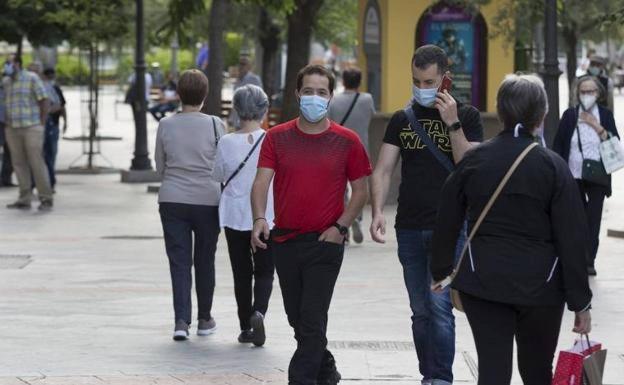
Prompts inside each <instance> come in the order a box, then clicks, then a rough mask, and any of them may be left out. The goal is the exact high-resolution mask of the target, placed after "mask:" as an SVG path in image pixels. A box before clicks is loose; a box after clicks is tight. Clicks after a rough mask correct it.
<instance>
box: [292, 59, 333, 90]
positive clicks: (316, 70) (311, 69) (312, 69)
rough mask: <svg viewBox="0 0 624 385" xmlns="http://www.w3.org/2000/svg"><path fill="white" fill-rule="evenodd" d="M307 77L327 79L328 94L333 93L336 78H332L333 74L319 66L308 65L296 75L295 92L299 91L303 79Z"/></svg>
mask: <svg viewBox="0 0 624 385" xmlns="http://www.w3.org/2000/svg"><path fill="white" fill-rule="evenodd" d="M308 75H321V76H325V77H326V78H327V79H329V92H330V93H333V92H334V87H335V86H336V78H335V77H334V74H333V73H332V72H331V71H330V70H328V69H327V68H325V67H323V66H322V65H319V64H309V65H307V66H305V67H303V68H302V69H301V70H300V71H299V73H298V74H297V91H301V87H302V86H303V77H304V76H308Z"/></svg>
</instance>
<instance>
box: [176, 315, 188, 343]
mask: <svg viewBox="0 0 624 385" xmlns="http://www.w3.org/2000/svg"><path fill="white" fill-rule="evenodd" d="M188 337H189V325H188V324H187V323H186V322H184V321H182V320H179V321H178V322H176V324H175V328H174V330H173V340H174V341H186V340H188Z"/></svg>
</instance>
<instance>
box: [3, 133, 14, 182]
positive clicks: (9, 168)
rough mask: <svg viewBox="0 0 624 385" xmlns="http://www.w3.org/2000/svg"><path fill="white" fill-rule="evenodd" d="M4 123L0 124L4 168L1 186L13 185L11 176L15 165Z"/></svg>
mask: <svg viewBox="0 0 624 385" xmlns="http://www.w3.org/2000/svg"><path fill="white" fill-rule="evenodd" d="M4 127H5V124H4V122H0V134H1V136H2V168H1V169H0V186H2V185H4V186H8V185H10V184H11V174H13V163H11V151H9V143H8V142H7V140H6V137H5V135H4Z"/></svg>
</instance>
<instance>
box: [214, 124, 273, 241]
mask: <svg viewBox="0 0 624 385" xmlns="http://www.w3.org/2000/svg"><path fill="white" fill-rule="evenodd" d="M263 133H264V130H262V129H260V128H258V129H257V130H255V131H253V132H251V133H238V132H233V133H231V134H227V135H224V136H223V137H222V138H221V139H220V140H219V145H218V146H217V160H216V161H215V167H214V173H213V178H214V179H215V180H217V181H218V182H220V183H225V182H226V181H227V180H228V179H229V178H230V176H231V175H232V174H233V173H234V171H236V169H237V168H238V166H239V165H240V164H241V162H242V161H243V160H244V159H245V157H246V156H247V154H248V153H249V151H250V150H251V148H252V147H253V145H254V144H255V143H256V142H257V141H258V140H259V139H260V137H261V136H262V134H263ZM250 138H251V139H253V140H251V141H250ZM262 140H263V141H264V138H263V139H262ZM250 142H251V143H250ZM261 147H262V142H260V143H259V144H258V146H257V147H256V149H255V150H254V152H253V154H252V155H251V156H250V157H249V159H248V160H247V163H246V164H245V166H244V167H243V168H242V169H241V170H240V172H239V173H238V174H237V175H236V176H235V177H234V178H233V179H232V180H231V181H230V183H229V184H228V185H227V186H226V187H225V190H223V192H222V193H221V201H220V202H219V222H220V225H221V227H229V228H230V229H233V230H238V231H251V230H252V229H253V218H252V215H253V214H252V212H251V187H252V185H253V181H254V178H255V177H256V171H257V166H258V158H259V156H260V148H261ZM265 217H266V219H267V222H268V223H269V228H273V219H274V214H273V186H271V187H270V188H269V196H268V200H267V210H266V215H265Z"/></svg>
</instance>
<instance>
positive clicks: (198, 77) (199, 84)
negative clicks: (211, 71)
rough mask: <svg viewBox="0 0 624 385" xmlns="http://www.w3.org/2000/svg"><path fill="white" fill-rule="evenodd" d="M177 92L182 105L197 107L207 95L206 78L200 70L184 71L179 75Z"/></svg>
mask: <svg viewBox="0 0 624 385" xmlns="http://www.w3.org/2000/svg"><path fill="white" fill-rule="evenodd" d="M177 92H178V95H179V96H180V101H182V104H184V105H187V106H199V105H200V104H202V102H203V101H204V99H206V95H207V94H208V78H207V77H206V75H204V73H203V72H201V71H200V70H196V69H192V70H186V71H184V72H182V74H181V75H180V79H179V80H178V88H177Z"/></svg>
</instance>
